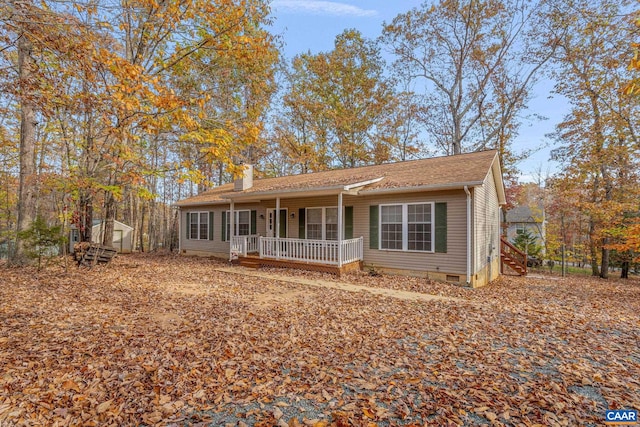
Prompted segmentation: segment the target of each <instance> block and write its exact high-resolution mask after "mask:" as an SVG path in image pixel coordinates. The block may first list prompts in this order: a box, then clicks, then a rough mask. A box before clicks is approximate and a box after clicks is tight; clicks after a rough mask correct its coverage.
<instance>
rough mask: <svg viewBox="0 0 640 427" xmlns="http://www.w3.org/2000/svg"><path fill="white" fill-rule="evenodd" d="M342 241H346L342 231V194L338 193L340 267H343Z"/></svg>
mask: <svg viewBox="0 0 640 427" xmlns="http://www.w3.org/2000/svg"><path fill="white" fill-rule="evenodd" d="M342 239H344V232H343V230H342V193H338V267H342Z"/></svg>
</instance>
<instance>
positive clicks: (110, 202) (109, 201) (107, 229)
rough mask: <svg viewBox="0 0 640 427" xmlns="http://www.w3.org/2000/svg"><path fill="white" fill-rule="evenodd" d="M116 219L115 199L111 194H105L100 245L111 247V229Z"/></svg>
mask: <svg viewBox="0 0 640 427" xmlns="http://www.w3.org/2000/svg"><path fill="white" fill-rule="evenodd" d="M115 218H116V199H115V197H113V193H111V192H107V194H106V196H105V199H104V220H103V221H104V226H103V233H102V244H103V245H104V246H108V247H113V229H114V221H115Z"/></svg>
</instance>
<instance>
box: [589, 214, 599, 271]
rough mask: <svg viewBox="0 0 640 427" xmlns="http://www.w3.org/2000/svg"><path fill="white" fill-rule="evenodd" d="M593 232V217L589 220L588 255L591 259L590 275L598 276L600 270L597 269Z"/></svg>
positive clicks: (596, 251) (596, 252)
mask: <svg viewBox="0 0 640 427" xmlns="http://www.w3.org/2000/svg"><path fill="white" fill-rule="evenodd" d="M594 234H595V223H594V221H593V219H591V220H589V255H590V257H591V259H590V260H589V262H591V275H592V276H599V275H600V271H599V269H598V248H597V246H596V239H595V238H594Z"/></svg>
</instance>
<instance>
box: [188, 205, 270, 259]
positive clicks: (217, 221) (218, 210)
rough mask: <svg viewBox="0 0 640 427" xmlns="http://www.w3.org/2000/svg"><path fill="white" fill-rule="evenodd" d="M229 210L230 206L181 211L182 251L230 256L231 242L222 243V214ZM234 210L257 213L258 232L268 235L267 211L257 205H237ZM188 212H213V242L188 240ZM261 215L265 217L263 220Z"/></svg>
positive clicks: (209, 206) (205, 206) (213, 206)
mask: <svg viewBox="0 0 640 427" xmlns="http://www.w3.org/2000/svg"><path fill="white" fill-rule="evenodd" d="M228 210H229V205H208V206H207V205H204V206H198V207H189V208H182V209H180V250H181V251H182V252H185V253H187V254H189V252H192V253H197V254H203V255H205V254H209V255H214V256H219V257H227V256H229V241H228V239H227V241H226V242H223V241H222V212H226V211H228ZM234 210H255V211H256V232H257V234H259V235H261V236H264V235H265V234H266V220H265V218H266V215H265V213H266V210H265V208H264V207H263V206H260V205H259V204H257V203H246V204H235V205H234ZM187 212H213V213H214V214H213V216H214V218H213V240H195V239H187V237H186V230H185V225H186V223H187V219H186V216H187ZM260 215H262V216H263V217H262V218H261V217H260Z"/></svg>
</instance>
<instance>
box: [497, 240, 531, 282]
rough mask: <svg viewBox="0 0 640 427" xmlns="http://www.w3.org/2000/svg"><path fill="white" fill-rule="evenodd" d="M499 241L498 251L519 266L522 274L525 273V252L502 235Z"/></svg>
mask: <svg viewBox="0 0 640 427" xmlns="http://www.w3.org/2000/svg"><path fill="white" fill-rule="evenodd" d="M500 242H501V248H500V251H501V252H502V253H503V254H505V255H507V256H508V257H509V258H510V259H511V260H513V262H515V263H516V264H517V265H518V266H520V267H521V268H522V269H523V271H524V274H527V254H526V253H525V252H523V251H521V250H520V249H518V248H517V247H516V246H514V245H513V244H512V243H510V242H509V241H508V240H507V239H505V238H504V237H500Z"/></svg>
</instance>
